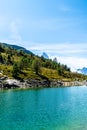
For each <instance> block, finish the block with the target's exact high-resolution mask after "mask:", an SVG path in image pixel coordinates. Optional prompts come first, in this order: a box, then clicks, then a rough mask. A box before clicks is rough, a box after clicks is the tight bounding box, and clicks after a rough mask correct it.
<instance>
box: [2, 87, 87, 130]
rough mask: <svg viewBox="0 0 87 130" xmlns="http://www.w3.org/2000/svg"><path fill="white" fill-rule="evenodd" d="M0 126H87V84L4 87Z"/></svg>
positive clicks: (22, 129)
mask: <svg viewBox="0 0 87 130" xmlns="http://www.w3.org/2000/svg"><path fill="white" fill-rule="evenodd" d="M0 130H87V87H66V88H44V89H37V90H4V91H3V90H1V91H0Z"/></svg>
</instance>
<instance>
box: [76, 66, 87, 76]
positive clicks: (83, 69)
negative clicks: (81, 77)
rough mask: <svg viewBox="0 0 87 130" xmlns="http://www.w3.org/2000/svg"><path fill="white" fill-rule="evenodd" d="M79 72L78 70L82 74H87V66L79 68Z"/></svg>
mask: <svg viewBox="0 0 87 130" xmlns="http://www.w3.org/2000/svg"><path fill="white" fill-rule="evenodd" d="M77 72H78V73H81V74H85V75H87V68H86V67H83V68H82V69H77Z"/></svg>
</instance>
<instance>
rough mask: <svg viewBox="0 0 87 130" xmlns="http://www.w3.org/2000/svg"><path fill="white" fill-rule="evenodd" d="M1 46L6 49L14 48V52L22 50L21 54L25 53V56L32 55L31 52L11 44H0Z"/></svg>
mask: <svg viewBox="0 0 87 130" xmlns="http://www.w3.org/2000/svg"><path fill="white" fill-rule="evenodd" d="M0 44H1V45H2V46H6V47H11V48H14V49H16V50H22V51H23V52H25V53H27V54H32V55H34V54H33V53H32V52H31V51H29V50H27V49H26V48H24V47H21V46H18V45H11V44H7V43H0Z"/></svg>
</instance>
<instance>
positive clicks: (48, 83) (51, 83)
mask: <svg viewBox="0 0 87 130" xmlns="http://www.w3.org/2000/svg"><path fill="white" fill-rule="evenodd" d="M83 85H85V86H87V81H83V82H80V81H72V82H64V81H60V80H47V79H44V80H37V79H27V80H24V81H20V80H17V79H10V78H7V77H2V78H1V79H0V88H1V89H11V88H42V87H43V88H46V87H49V88H50V87H60V86H61V87H65V86H83Z"/></svg>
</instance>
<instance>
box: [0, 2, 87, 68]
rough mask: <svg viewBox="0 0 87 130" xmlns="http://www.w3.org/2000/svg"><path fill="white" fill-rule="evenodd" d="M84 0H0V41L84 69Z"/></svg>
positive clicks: (86, 62) (86, 26)
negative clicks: (43, 53) (45, 54)
mask: <svg viewBox="0 0 87 130" xmlns="http://www.w3.org/2000/svg"><path fill="white" fill-rule="evenodd" d="M86 8H87V0H3V1H2V0H1V1H0V41H1V42H7V43H10V44H17V45H21V46H23V47H25V48H27V49H29V50H31V51H33V52H34V53H36V54H38V55H41V54H42V52H44V51H45V52H46V53H47V54H48V55H49V57H50V58H53V57H57V59H58V61H59V62H61V63H64V64H67V65H68V66H70V67H71V69H72V70H75V69H77V68H81V67H83V66H85V67H87V9H86Z"/></svg>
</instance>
